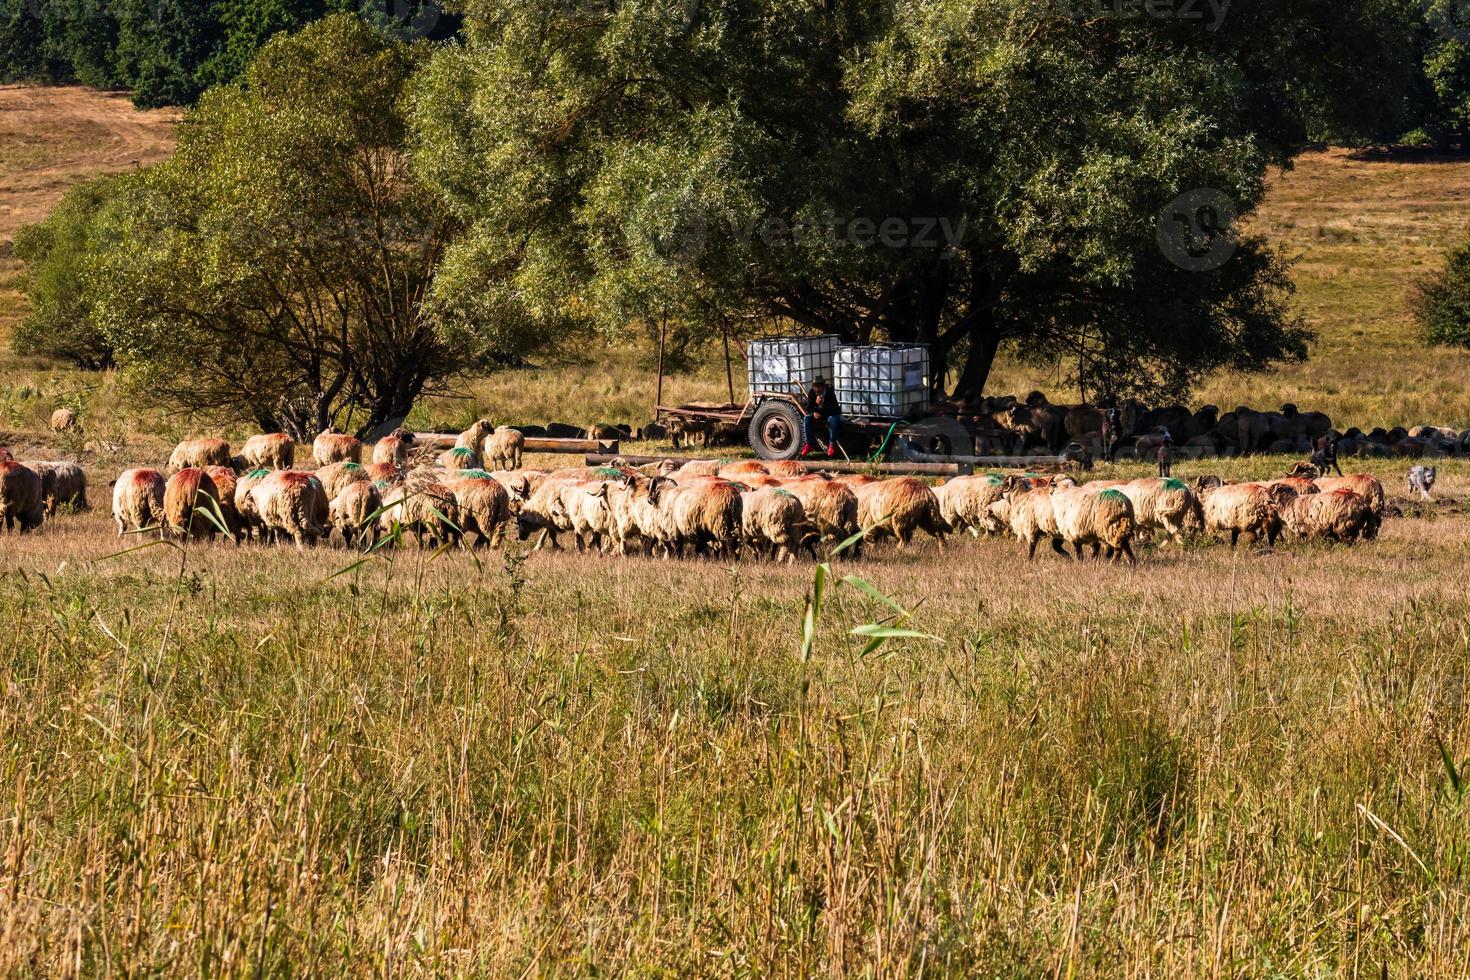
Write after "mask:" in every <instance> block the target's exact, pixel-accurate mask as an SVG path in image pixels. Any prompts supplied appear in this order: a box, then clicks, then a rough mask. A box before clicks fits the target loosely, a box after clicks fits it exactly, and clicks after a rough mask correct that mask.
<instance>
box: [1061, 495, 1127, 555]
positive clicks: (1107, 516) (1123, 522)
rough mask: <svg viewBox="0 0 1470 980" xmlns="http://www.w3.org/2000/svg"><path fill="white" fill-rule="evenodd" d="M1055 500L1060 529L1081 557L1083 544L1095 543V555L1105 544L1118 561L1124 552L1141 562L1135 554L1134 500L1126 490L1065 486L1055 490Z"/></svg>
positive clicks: (1093, 548) (1063, 536) (1093, 545)
mask: <svg viewBox="0 0 1470 980" xmlns="http://www.w3.org/2000/svg"><path fill="white" fill-rule="evenodd" d="M1051 501H1052V509H1053V510H1054V511H1055V513H1056V520H1057V531H1058V533H1059V534H1060V535H1061V537H1062V541H1063V543H1065V544H1068V545H1071V546H1072V550H1073V552H1074V553H1075V554H1076V556H1077V559H1078V560H1079V561H1080V560H1081V559H1082V549H1083V547H1084V546H1086V545H1091V546H1092V556H1093V557H1094V558H1096V557H1097V554H1098V550H1099V548H1103V549H1106V551H1107V556H1108V558H1110V559H1112V560H1114V561H1116V560H1117V559H1118V557H1119V556H1120V555H1121V556H1122V557H1125V558H1127V559H1128V560H1129V561H1130V562H1132V563H1133V564H1137V563H1138V559H1137V558H1135V557H1134V556H1133V544H1132V541H1133V529H1134V527H1135V522H1134V517H1133V503H1132V501H1130V500H1129V499H1128V496H1127V495H1126V494H1125V493H1123V491H1121V490H1115V489H1112V488H1107V489H1103V490H1087V489H1086V488H1084V487H1078V486H1070V487H1067V486H1063V487H1056V488H1054V489H1053V490H1052V492H1051Z"/></svg>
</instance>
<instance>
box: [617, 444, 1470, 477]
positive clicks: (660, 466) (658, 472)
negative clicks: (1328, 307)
mask: <svg viewBox="0 0 1470 980" xmlns="http://www.w3.org/2000/svg"><path fill="white" fill-rule="evenodd" d="M1467 435H1470V433H1467ZM678 469H679V464H678V463H676V462H674V461H673V460H672V459H661V460H659V461H658V462H657V463H644V464H643V465H642V466H639V467H637V471H638V473H639V474H640V475H642V476H649V477H652V476H673V475H674V473H676V472H677V471H678Z"/></svg>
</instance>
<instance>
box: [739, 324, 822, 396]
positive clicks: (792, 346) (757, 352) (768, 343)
mask: <svg viewBox="0 0 1470 980" xmlns="http://www.w3.org/2000/svg"><path fill="white" fill-rule="evenodd" d="M841 343H842V338H840V337H837V336H834V335H831V334H824V335H822V336H820V337H768V338H765V339H762V340H752V341H751V342H750V347H749V349H748V350H747V352H746V368H747V370H748V372H749V377H750V392H751V394H758V393H765V392H775V393H779V394H783V395H794V394H798V393H800V392H803V391H805V390H806V389H807V388H810V387H811V383H812V381H813V380H815V379H816V378H818V377H822V378H826V379H827V380H828V382H829V383H830V382H831V380H832V374H833V361H832V358H833V355H834V354H835V353H836V351H837V348H838V345H839V344H841Z"/></svg>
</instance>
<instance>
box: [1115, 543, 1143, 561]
mask: <svg viewBox="0 0 1470 980" xmlns="http://www.w3.org/2000/svg"><path fill="white" fill-rule="evenodd" d="M1118 550H1119V551H1121V552H1122V553H1123V554H1125V555H1127V556H1128V564H1130V565H1137V564H1138V559H1137V558H1136V557H1134V555H1133V544H1132V543H1131V542H1130V541H1129V540H1128V539H1127V538H1124V539H1123V540H1122V541H1121V542H1119V544H1118Z"/></svg>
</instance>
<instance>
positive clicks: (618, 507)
mask: <svg viewBox="0 0 1470 980" xmlns="http://www.w3.org/2000/svg"><path fill="white" fill-rule="evenodd" d="M654 479H658V478H657V477H655V478H654ZM651 485H652V481H651V480H646V479H642V478H641V477H640V476H639V475H637V474H632V475H629V476H625V477H623V479H621V480H619V481H617V483H615V484H614V485H613V487H612V489H611V490H609V491H608V495H607V509H608V514H609V516H610V517H611V519H612V532H611V533H612V540H613V544H614V546H615V547H616V548H617V550H618V553H619V554H623V555H627V554H632V553H634V551H642V552H643V553H645V554H649V553H652V551H653V549H654V548H656V547H664V546H665V544H666V542H671V541H672V537H673V535H672V532H671V531H670V530H669V529H668V522H667V520H666V515H665V514H664V513H663V511H661V510H659V509H658V508H657V507H655V506H654V505H653V504H652V503H650V502H649V499H648V492H649V487H650V486H651Z"/></svg>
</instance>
